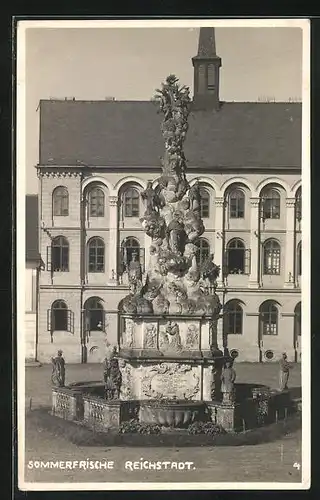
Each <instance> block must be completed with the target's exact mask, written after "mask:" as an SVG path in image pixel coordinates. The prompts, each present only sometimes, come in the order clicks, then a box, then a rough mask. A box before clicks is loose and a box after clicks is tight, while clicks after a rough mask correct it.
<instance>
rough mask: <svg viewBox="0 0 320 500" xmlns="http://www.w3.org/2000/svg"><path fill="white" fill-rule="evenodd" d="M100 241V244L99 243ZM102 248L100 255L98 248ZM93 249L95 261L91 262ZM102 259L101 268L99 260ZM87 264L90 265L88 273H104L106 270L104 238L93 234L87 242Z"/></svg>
mask: <svg viewBox="0 0 320 500" xmlns="http://www.w3.org/2000/svg"><path fill="white" fill-rule="evenodd" d="M99 243H100V245H99ZM99 249H101V252H100V254H101V255H98V254H99V252H98V250H99ZM92 250H93V251H94V255H93V259H92V260H93V261H94V262H91V257H92V255H91V253H92ZM99 259H101V261H102V266H101V268H100V269H98V267H99V263H98V260H99ZM87 266H88V273H100V274H101V273H104V272H105V243H104V241H103V239H102V238H101V237H100V236H93V237H92V238H90V240H89V241H88V243H87Z"/></svg>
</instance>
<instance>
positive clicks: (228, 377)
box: [221, 361, 236, 404]
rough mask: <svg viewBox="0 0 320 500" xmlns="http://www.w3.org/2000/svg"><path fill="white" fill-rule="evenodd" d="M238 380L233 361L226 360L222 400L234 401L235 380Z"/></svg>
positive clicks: (222, 383)
mask: <svg viewBox="0 0 320 500" xmlns="http://www.w3.org/2000/svg"><path fill="white" fill-rule="evenodd" d="M235 380H236V372H235V370H234V369H233V368H232V361H226V363H225V367H224V368H223V370H222V373H221V392H222V402H223V403H226V404H228V403H232V402H233V401H234V382H235Z"/></svg>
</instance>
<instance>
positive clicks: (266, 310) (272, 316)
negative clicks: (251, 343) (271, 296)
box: [259, 300, 278, 335]
mask: <svg viewBox="0 0 320 500" xmlns="http://www.w3.org/2000/svg"><path fill="white" fill-rule="evenodd" d="M259 315H260V328H261V333H262V335H278V308H277V306H276V304H275V302H273V301H272V300H267V301H266V302H264V303H263V304H261V306H260V310H259Z"/></svg>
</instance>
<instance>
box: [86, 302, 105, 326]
mask: <svg viewBox="0 0 320 500" xmlns="http://www.w3.org/2000/svg"><path fill="white" fill-rule="evenodd" d="M90 302H92V304H90ZM93 306H95V307H93ZM98 311H99V313H100V314H99V318H96V319H95V321H94V314H96V313H97V312H98ZM100 316H101V317H100ZM105 317H106V312H105V309H104V305H103V301H102V299H100V298H99V297H89V298H88V299H87V300H86V301H85V303H84V307H83V325H84V332H85V333H87V334H88V335H90V332H97V331H98V332H99V331H101V332H105V331H106V319H105ZM99 322H101V328H98V324H99Z"/></svg>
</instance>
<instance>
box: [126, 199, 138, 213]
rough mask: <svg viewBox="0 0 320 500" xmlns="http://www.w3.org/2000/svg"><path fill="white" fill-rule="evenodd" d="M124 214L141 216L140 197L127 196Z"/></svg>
mask: <svg viewBox="0 0 320 500" xmlns="http://www.w3.org/2000/svg"><path fill="white" fill-rule="evenodd" d="M124 215H125V217H139V198H131V199H128V198H126V201H125V207H124Z"/></svg>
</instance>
